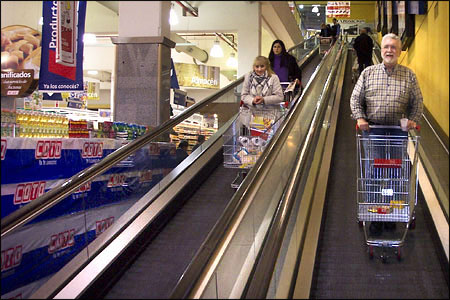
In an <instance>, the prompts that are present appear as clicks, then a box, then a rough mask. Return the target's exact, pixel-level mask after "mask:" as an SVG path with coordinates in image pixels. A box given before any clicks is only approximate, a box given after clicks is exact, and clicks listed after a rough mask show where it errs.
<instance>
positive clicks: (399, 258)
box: [397, 247, 402, 261]
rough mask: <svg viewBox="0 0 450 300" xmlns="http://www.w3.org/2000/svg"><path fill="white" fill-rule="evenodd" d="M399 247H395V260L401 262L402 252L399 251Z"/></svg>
mask: <svg viewBox="0 0 450 300" xmlns="http://www.w3.org/2000/svg"><path fill="white" fill-rule="evenodd" d="M400 249H401V248H400V247H397V260H398V261H401V260H402V251H401V250H400Z"/></svg>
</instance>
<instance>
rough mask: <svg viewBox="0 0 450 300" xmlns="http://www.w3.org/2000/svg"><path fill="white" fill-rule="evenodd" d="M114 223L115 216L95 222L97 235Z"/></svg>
mask: <svg viewBox="0 0 450 300" xmlns="http://www.w3.org/2000/svg"><path fill="white" fill-rule="evenodd" d="M113 223H114V217H109V218H107V219H103V220H100V221H96V222H95V235H96V236H98V235H99V234H100V233H102V232H104V231H105V230H106V229H108V228H109V226H111V225H112V224H113Z"/></svg>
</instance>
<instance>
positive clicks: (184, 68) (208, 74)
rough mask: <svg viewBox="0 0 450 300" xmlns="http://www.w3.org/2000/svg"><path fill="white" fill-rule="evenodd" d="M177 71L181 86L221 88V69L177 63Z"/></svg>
mask: <svg viewBox="0 0 450 300" xmlns="http://www.w3.org/2000/svg"><path fill="white" fill-rule="evenodd" d="M175 70H176V74H177V78H178V82H179V84H180V86H190V87H201V88H209V89H219V88H220V68H219V67H212V66H205V65H196V64H185V63H175Z"/></svg>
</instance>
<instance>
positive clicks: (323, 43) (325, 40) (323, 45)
mask: <svg viewBox="0 0 450 300" xmlns="http://www.w3.org/2000/svg"><path fill="white" fill-rule="evenodd" d="M332 39H333V38H332V37H322V36H321V37H319V54H320V56H322V57H323V56H325V54H326V53H327V51H328V50H330V48H331V44H332Z"/></svg>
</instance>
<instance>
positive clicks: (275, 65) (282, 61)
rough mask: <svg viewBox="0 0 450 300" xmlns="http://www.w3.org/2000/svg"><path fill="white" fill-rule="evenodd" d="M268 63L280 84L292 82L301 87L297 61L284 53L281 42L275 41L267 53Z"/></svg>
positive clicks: (300, 75)
mask: <svg viewBox="0 0 450 300" xmlns="http://www.w3.org/2000/svg"><path fill="white" fill-rule="evenodd" d="M269 61H270V66H271V68H272V70H273V71H274V72H275V74H277V76H278V78H279V79H280V82H293V81H296V84H298V85H299V86H301V82H302V71H301V70H300V67H299V66H298V63H297V59H296V58H295V57H293V56H292V55H290V54H289V53H288V52H287V51H286V46H285V45H284V43H283V41H281V40H275V41H274V42H273V43H272V47H271V48H270V53H269Z"/></svg>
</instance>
